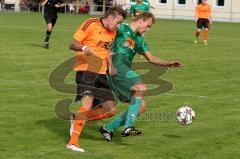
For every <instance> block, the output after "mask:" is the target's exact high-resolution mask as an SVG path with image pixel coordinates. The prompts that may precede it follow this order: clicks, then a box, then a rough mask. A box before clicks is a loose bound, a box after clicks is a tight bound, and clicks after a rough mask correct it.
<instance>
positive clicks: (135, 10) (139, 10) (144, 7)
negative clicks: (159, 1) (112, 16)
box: [130, 3, 149, 16]
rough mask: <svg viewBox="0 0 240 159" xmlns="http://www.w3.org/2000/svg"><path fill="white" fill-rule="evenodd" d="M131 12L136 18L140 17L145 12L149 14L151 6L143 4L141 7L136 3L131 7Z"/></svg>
mask: <svg viewBox="0 0 240 159" xmlns="http://www.w3.org/2000/svg"><path fill="white" fill-rule="evenodd" d="M130 12H131V13H132V14H133V15H134V16H138V15H139V14H141V13H143V12H149V5H148V4H146V3H142V4H141V5H140V4H138V3H136V4H134V5H132V6H131V9H130Z"/></svg>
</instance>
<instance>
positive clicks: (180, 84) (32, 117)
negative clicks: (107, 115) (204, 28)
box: [0, 13, 240, 159]
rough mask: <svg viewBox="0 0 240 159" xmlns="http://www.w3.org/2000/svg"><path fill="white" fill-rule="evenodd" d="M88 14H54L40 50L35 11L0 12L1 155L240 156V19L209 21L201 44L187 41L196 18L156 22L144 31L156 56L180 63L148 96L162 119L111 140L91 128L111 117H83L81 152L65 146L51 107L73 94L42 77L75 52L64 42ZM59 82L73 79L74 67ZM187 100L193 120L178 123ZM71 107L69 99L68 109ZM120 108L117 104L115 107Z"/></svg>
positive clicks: (98, 158)
mask: <svg viewBox="0 0 240 159" xmlns="http://www.w3.org/2000/svg"><path fill="white" fill-rule="evenodd" d="M86 18H88V17H87V16H82V15H67V14H66V15H59V19H58V23H57V25H56V28H55V30H54V31H53V33H52V37H51V40H50V42H51V43H50V49H49V50H46V49H43V48H42V45H43V38H44V36H45V30H46V29H45V22H44V19H43V16H42V15H41V14H37V13H19V14H15V13H0V59H1V60H0V66H1V69H0V75H1V77H0V100H1V106H0V158H1V159H4V158H8V159H12V158H14V159H28V158H29V159H33V158H36V159H48V158H56V159H70V158H71V159H77V158H79V159H122V158H134V159H146V158H148V159H156V158H157V159H239V158H240V152H239V148H240V125H239V123H240V116H239V114H240V104H239V102H240V98H239V95H240V93H239V86H240V85H239V82H240V74H239V64H240V54H239V50H240V45H239V44H240V43H239V40H240V38H239V37H240V32H239V28H240V24H239V23H238V24H237V23H217V22H216V23H214V25H213V27H212V30H211V31H210V33H209V35H210V37H209V42H208V43H209V45H208V46H204V45H203V43H202V42H200V43H198V44H196V45H195V44H193V38H194V29H195V26H194V23H193V22H192V21H183V20H158V21H157V22H156V24H155V25H154V26H153V28H152V30H151V31H150V32H149V33H148V34H147V36H146V39H147V41H148V43H149V46H150V48H151V50H152V53H153V54H154V55H156V56H159V57H161V58H162V59H166V60H175V59H178V60H180V61H181V62H182V63H183V65H184V66H183V67H182V68H177V69H169V70H168V71H167V72H166V73H165V74H164V75H163V76H161V79H164V80H167V81H169V82H171V83H172V84H173V86H174V87H173V89H172V90H171V91H169V92H167V93H165V94H161V95H158V96H154V97H147V98H146V102H147V105H148V114H150V113H152V114H154V113H155V115H156V114H157V115H158V117H160V118H158V119H157V120H156V119H155V120H154V118H153V117H149V118H148V120H146V121H137V122H136V124H137V127H138V128H139V129H141V130H142V131H143V133H144V134H143V135H142V136H138V137H129V138H121V137H120V130H119V131H118V132H117V133H116V134H115V136H116V137H115V138H114V141H113V142H112V143H107V142H105V141H104V140H103V139H102V137H101V136H100V134H99V133H98V132H97V129H98V128H99V126H101V125H103V124H104V123H106V122H107V121H109V119H106V120H103V121H98V122H89V123H87V126H86V128H85V130H84V132H83V134H82V135H81V138H80V144H81V145H82V147H83V148H84V149H85V150H86V151H87V152H86V153H76V152H72V151H69V150H67V149H66V148H65V145H66V144H67V142H68V139H69V136H68V128H69V122H68V121H66V120H62V119H59V118H57V117H56V115H55V105H56V103H57V102H58V101H60V100H62V99H65V98H71V99H74V95H73V94H68V93H62V92H58V91H56V90H54V89H53V88H51V87H50V86H49V82H48V79H49V76H50V74H51V73H52V71H53V70H54V69H55V68H56V67H57V66H58V65H60V64H61V63H63V62H64V61H66V60H67V59H69V58H71V57H72V56H74V52H72V51H70V50H69V49H68V45H69V43H70V41H71V38H72V35H73V33H74V32H75V31H76V29H77V27H78V26H79V25H80V24H81V22H82V21H83V20H84V19H86ZM135 60H136V61H140V60H142V59H141V58H139V57H137V58H136V59H135ZM156 73H157V72H156ZM65 81H67V82H68V83H74V73H73V72H71V73H70V74H69V76H68V77H67V79H66V80H65ZM185 104H188V105H191V106H192V108H193V109H194V111H195V112H196V120H195V121H194V123H193V124H192V125H191V126H182V125H179V124H178V123H176V121H175V118H174V113H175V112H176V110H177V109H178V108H179V107H180V106H181V105H185ZM77 108H78V105H77V104H72V107H71V110H77ZM125 108H126V106H125V105H122V104H119V105H118V109H119V111H121V110H123V109H125Z"/></svg>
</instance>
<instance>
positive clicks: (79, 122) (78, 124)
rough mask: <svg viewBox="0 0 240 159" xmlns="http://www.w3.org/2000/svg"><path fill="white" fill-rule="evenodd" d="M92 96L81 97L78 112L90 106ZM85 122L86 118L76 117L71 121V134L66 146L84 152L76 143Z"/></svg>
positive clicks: (88, 108) (87, 109) (84, 110)
mask: <svg viewBox="0 0 240 159" xmlns="http://www.w3.org/2000/svg"><path fill="white" fill-rule="evenodd" d="M92 102H93V97H92V96H84V97H83V98H82V106H81V107H80V109H79V113H83V112H86V111H89V110H90V109H91V107H92ZM85 123H86V119H82V118H78V117H76V118H75V119H74V122H73V130H72V134H71V138H70V140H69V142H68V144H67V146H66V147H67V148H68V149H70V150H73V151H79V152H84V149H82V148H81V147H80V145H79V143H78V139H79V136H80V135H81V132H82V130H83V128H84V125H85Z"/></svg>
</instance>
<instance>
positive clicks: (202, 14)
mask: <svg viewBox="0 0 240 159" xmlns="http://www.w3.org/2000/svg"><path fill="white" fill-rule="evenodd" d="M211 12H212V9H211V6H210V5H209V4H207V0H201V2H200V3H199V4H198V5H197V7H196V15H195V18H196V19H197V31H196V37H195V40H194V43H195V44H196V43H197V42H198V37H199V35H200V32H201V30H202V27H204V35H203V42H204V44H205V45H207V39H208V30H209V27H210V25H211V24H212V17H211Z"/></svg>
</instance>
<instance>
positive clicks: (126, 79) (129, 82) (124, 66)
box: [107, 56, 141, 103]
mask: <svg viewBox="0 0 240 159" xmlns="http://www.w3.org/2000/svg"><path fill="white" fill-rule="evenodd" d="M114 57H115V58H117V59H116V60H114V58H113V63H114V66H115V68H116V69H117V74H116V75H113V76H110V75H108V76H107V77H108V81H109V85H110V88H111V89H112V90H113V92H114V94H115V95H116V96H117V97H118V99H119V100H120V101H121V102H123V103H128V102H129V101H130V98H131V96H132V87H133V86H134V85H136V84H137V83H140V82H141V79H140V77H139V75H138V74H137V73H136V72H134V71H133V70H131V62H130V61H128V60H127V59H126V58H127V57H124V56H114Z"/></svg>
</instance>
